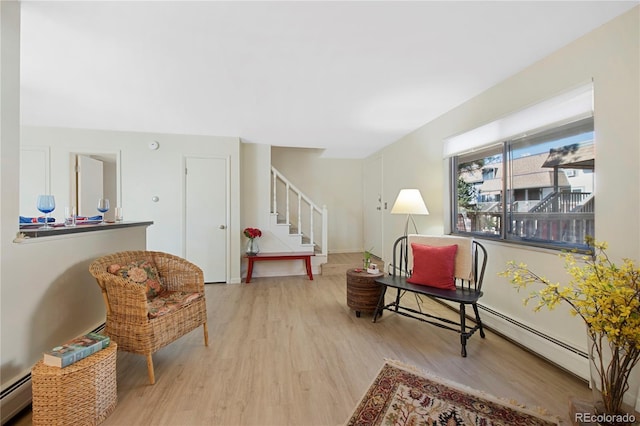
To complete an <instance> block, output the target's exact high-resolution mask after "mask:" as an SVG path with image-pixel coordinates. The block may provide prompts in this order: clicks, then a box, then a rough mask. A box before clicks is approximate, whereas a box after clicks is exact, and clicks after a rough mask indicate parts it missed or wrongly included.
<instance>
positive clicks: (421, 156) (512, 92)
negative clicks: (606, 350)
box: [375, 7, 640, 376]
mask: <svg viewBox="0 0 640 426" xmlns="http://www.w3.org/2000/svg"><path fill="white" fill-rule="evenodd" d="M639 14H640V7H636V8H634V9H633V10H631V11H630V12H628V13H626V14H625V15H623V16H621V17H619V18H617V19H615V20H613V21H611V22H610V23H607V24H606V25H604V26H602V27H600V28H598V29H597V30H595V31H593V32H591V33H590V34H587V35H586V36H584V37H582V38H581V39H579V40H577V41H575V42H574V43H571V44H569V45H568V46H566V47H564V48H562V49H560V50H558V51H557V52H555V53H553V54H552V55H550V56H549V57H547V58H545V59H543V60H541V61H539V62H537V63H535V64H533V65H532V66H530V67H528V68H527V69H525V70H523V71H522V72H520V73H518V74H516V75H514V76H512V77H511V78H509V79H507V80H506V81H504V82H502V83H500V84H498V85H496V86H495V87H493V88H491V89H489V90H487V91H486V92H484V93H482V94H480V95H479V96H477V97H475V98H473V99H471V100H470V101H468V102H466V103H464V104H462V105H460V106H459V107H457V108H455V109H454V110H452V111H449V112H448V113H446V114H444V115H443V116H441V117H439V118H438V119H436V120H433V121H432V122H430V123H428V124H426V125H424V126H423V127H421V128H420V129H418V130H416V131H415V132H413V133H411V134H410V135H407V136H406V137H404V138H402V139H401V140H399V141H398V142H396V143H394V144H393V145H391V146H389V147H387V148H385V149H383V150H382V151H381V152H379V153H377V154H375V155H380V154H382V155H383V158H384V176H385V182H384V194H385V195H384V197H385V199H387V200H389V201H391V202H392V201H393V200H392V198H393V197H395V194H397V192H398V190H399V189H400V188H406V187H410V186H415V187H417V188H420V189H421V191H422V193H423V196H424V197H425V200H426V202H427V205H428V207H429V211H430V213H431V214H430V215H429V216H422V217H418V218H416V221H418V225H419V228H420V230H421V232H424V233H429V232H435V233H439V232H442V231H445V232H446V231H448V229H449V217H448V214H449V213H448V203H449V189H448V183H447V182H448V181H447V176H448V170H447V163H446V161H443V159H442V141H443V139H444V138H446V137H449V136H452V135H455V134H458V133H461V132H464V131H467V130H470V129H473V128H475V127H478V126H480V125H482V124H485V123H487V122H489V121H492V120H494V119H496V118H499V117H501V116H504V115H506V114H509V113H511V112H514V111H516V110H519V109H522V108H524V107H526V106H529V105H531V104H533V103H536V102H539V101H541V100H544V99H546V98H549V97H552V96H554V95H556V94H558V93H560V92H562V91H565V90H567V89H570V88H573V87H576V86H578V85H580V84H583V83H586V82H588V81H590V80H591V79H593V81H594V91H595V100H594V101H595V134H596V149H597V160H596V198H597V207H596V238H597V239H598V240H602V241H607V242H609V244H610V253H611V254H612V255H613V257H615V258H618V259H619V258H621V257H623V256H624V257H630V258H633V259H636V260H640V220H638V212H639V211H640V190H638V187H639V186H638V183H639V182H640V169H639V168H638V164H639V161H638V160H639V158H640V132H639V123H638V120H639V119H638V117H640V107H639V105H640V99H639V94H640V87H639V84H640V70H639V68H638V67H639V64H640V58H639V53H638V52H639V51H640V46H639V40H640V37H639V30H638V27H639V25H640V19H639V18H640V17H639ZM399 170H402V171H401V172H398V171H399ZM384 221H385V223H384V229H385V233H384V242H385V247H386V251H385V258H386V259H390V249H391V246H392V244H393V240H394V239H395V238H396V236H397V235H400V234H402V225H403V224H402V220H400V219H399V218H397V217H393V216H391V215H389V214H387V215H385V218H384ZM486 245H487V247H488V249H489V256H490V262H489V267H488V271H487V276H486V280H485V296H484V297H483V299H482V303H483V304H484V305H485V306H487V307H489V308H491V309H494V310H496V311H499V312H501V313H503V314H505V315H508V316H510V317H512V318H514V319H516V320H517V321H520V322H522V323H524V324H526V325H528V326H531V327H533V328H535V329H537V330H540V331H542V332H543V333H545V334H548V335H550V336H552V337H555V338H558V339H560V340H562V341H565V342H568V343H569V344H571V345H572V346H575V347H577V348H580V349H582V350H585V351H586V334H585V333H584V326H583V324H582V323H581V322H580V321H579V320H578V319H576V318H572V317H570V316H569V315H568V313H567V310H566V309H564V307H563V308H561V309H558V310H557V311H555V312H551V313H549V312H539V313H532V312H531V308H526V307H523V306H522V302H521V300H522V299H523V298H524V295H523V294H518V293H516V292H515V291H514V290H513V289H512V288H511V287H510V285H509V283H508V282H507V281H506V280H505V279H503V278H499V277H497V275H496V274H497V272H499V271H501V270H503V269H504V267H505V263H506V262H507V261H508V260H511V259H513V260H517V261H525V262H527V263H529V264H530V265H531V266H532V267H533V268H535V270H536V271H540V272H541V273H543V274H546V275H547V277H549V278H550V279H554V280H559V281H565V280H566V275H565V274H564V272H563V268H562V263H561V262H560V260H559V259H558V257H557V252H554V251H546V250H540V249H526V248H522V247H514V246H513V245H509V244H505V243H496V242H489V243H487V244H486ZM484 317H485V318H486V321H487V323H490V325H493V326H494V327H496V328H498V329H499V330H501V331H502V332H504V333H505V334H507V335H509V336H510V337H512V338H514V339H515V340H517V341H519V342H521V343H523V344H525V345H527V346H529V347H531V348H533V349H534V350H536V351H538V352H540V353H541V354H543V355H544V356H547V357H549V358H551V359H553V360H554V361H556V362H559V363H561V364H562V365H563V366H565V367H566V368H568V369H570V370H572V371H575V372H577V373H578V374H581V375H583V376H586V374H587V372H588V370H587V364H586V361H585V360H584V359H581V358H575V357H573V356H571V355H570V354H567V353H565V352H566V351H562V350H559V348H558V347H556V345H551V344H549V343H547V342H546V341H543V340H540V339H539V338H537V337H535V336H533V335H532V334H530V333H527V332H524V331H522V330H519V329H516V328H513V327H511V326H510V325H509V324H508V323H506V322H505V321H504V320H501V319H499V318H494V317H492V316H491V315H489V314H486V313H485V314H484ZM470 350H471V351H473V346H471V348H470Z"/></svg>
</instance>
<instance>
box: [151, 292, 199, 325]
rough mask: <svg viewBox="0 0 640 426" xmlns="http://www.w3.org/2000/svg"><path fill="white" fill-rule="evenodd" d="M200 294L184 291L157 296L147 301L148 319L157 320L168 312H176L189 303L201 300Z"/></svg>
mask: <svg viewBox="0 0 640 426" xmlns="http://www.w3.org/2000/svg"><path fill="white" fill-rule="evenodd" d="M202 297H203V294H202V293H187V292H184V291H169V290H167V291H164V292H163V293H161V294H160V295H159V296H157V297H154V298H153V299H150V300H149V303H148V306H149V318H151V319H153V318H158V317H161V316H162V315H166V314H168V313H169V312H173V311H177V310H178V309H180V308H182V307H183V306H187V305H188V304H190V303H191V302H193V301H195V300H198V299H201V298H202Z"/></svg>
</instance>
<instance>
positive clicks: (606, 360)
mask: <svg viewBox="0 0 640 426" xmlns="http://www.w3.org/2000/svg"><path fill="white" fill-rule="evenodd" d="M634 359H635V362H634ZM639 365H640V364H639V363H638V350H637V349H635V350H634V349H633V348H631V350H628V349H627V348H620V347H616V345H614V344H612V343H611V342H610V341H609V340H608V339H607V337H606V336H602V335H600V334H599V333H594V334H590V338H589V372H590V376H591V378H590V386H591V391H592V396H593V408H594V412H595V415H596V416H597V421H598V423H597V424H599V425H616V426H617V425H635V424H637V423H635V422H636V421H638V420H640V414H638V412H637V411H636V405H637V404H638V405H640V404H639V400H638V391H639V390H640V367H639Z"/></svg>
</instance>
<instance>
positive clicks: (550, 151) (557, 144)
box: [451, 116, 595, 248]
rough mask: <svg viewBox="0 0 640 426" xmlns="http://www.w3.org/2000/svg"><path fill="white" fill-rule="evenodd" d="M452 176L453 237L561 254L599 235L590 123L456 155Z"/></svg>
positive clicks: (574, 123)
mask: <svg viewBox="0 0 640 426" xmlns="http://www.w3.org/2000/svg"><path fill="white" fill-rule="evenodd" d="M451 171H452V183H455V185H452V188H455V190H454V196H453V197H452V212H453V215H454V216H453V218H454V219H455V220H453V221H452V223H453V224H454V225H453V226H452V227H453V231H454V233H470V234H474V235H478V236H484V237H488V238H496V239H504V240H509V241H515V242H520V243H525V244H533V245H542V246H546V247H549V246H551V247H562V248H567V247H571V248H573V247H576V248H584V247H585V246H586V244H585V238H586V236H588V235H590V236H594V221H595V218H594V204H595V198H594V191H593V189H594V179H595V173H594V172H595V150H594V132H593V117H592V116H590V117H587V118H582V119H578V120H575V121H571V122H569V123H565V124H562V125H554V126H551V127H550V128H547V129H544V130H541V131H537V132H534V133H532V134H528V135H526V136H520V137H517V138H510V139H506V140H504V141H502V142H500V143H498V144H494V145H491V146H488V147H485V148H481V149H478V150H475V151H473V152H470V153H463V154H459V155H454V156H452V157H451ZM453 179H455V181H453Z"/></svg>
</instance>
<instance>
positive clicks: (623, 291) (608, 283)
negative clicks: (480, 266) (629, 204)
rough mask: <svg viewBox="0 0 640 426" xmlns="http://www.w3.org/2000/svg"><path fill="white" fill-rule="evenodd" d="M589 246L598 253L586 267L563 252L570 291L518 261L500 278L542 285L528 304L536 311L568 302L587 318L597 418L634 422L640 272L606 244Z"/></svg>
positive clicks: (574, 312)
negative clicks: (616, 259)
mask: <svg viewBox="0 0 640 426" xmlns="http://www.w3.org/2000/svg"><path fill="white" fill-rule="evenodd" d="M587 244H589V246H591V247H593V250H592V251H590V252H589V253H587V255H585V256H583V257H582V261H583V262H584V263H583V264H581V265H579V264H578V261H577V260H576V256H575V255H574V253H563V254H561V256H562V257H563V258H564V261H565V270H566V271H567V273H568V274H569V275H570V276H571V280H570V281H569V283H568V284H567V285H566V286H564V287H561V286H560V284H558V283H553V282H551V281H549V280H548V279H547V278H545V277H543V276H541V275H538V274H536V273H535V272H533V271H531V270H530V269H529V268H528V267H527V265H525V264H524V263H520V264H516V263H515V262H514V261H510V262H508V263H507V269H506V270H505V271H503V272H500V273H499V275H501V276H504V277H508V278H509V279H510V281H511V283H512V284H513V285H514V286H515V287H516V288H518V289H521V288H526V287H527V286H528V285H529V284H533V283H537V284H542V285H543V287H542V289H540V290H537V291H534V292H533V293H531V294H530V295H529V297H527V298H526V299H525V304H526V303H527V302H528V301H529V300H532V299H537V300H538V304H537V305H536V307H535V308H534V310H535V311H539V310H540V309H541V308H543V307H546V308H548V309H553V308H554V307H556V306H557V305H558V304H560V303H561V302H565V303H567V304H568V305H569V306H570V307H571V311H570V312H571V314H572V315H579V316H580V317H581V318H582V319H583V320H584V322H585V324H586V326H587V336H588V343H589V358H590V360H589V361H590V362H589V364H590V366H589V367H590V371H591V387H592V390H593V395H594V409H595V411H596V414H598V415H601V416H603V417H604V418H607V419H613V422H610V423H606V422H605V423H604V424H629V423H628V422H627V420H625V418H626V417H628V416H629V415H631V416H633V414H634V408H633V406H634V405H635V401H636V398H637V394H636V392H637V391H638V389H637V388H636V389H631V384H632V382H633V380H631V381H630V380H629V379H630V378H631V377H632V375H633V374H632V372H633V371H634V368H635V367H636V366H637V365H638V361H640V269H638V268H637V267H636V266H635V265H634V262H633V261H632V260H629V259H623V263H622V265H621V266H616V265H615V264H614V263H613V262H612V261H611V260H610V259H609V257H608V256H607V253H606V249H607V244H606V243H598V242H596V241H595V240H594V239H593V238H587ZM635 387H637V386H635ZM627 393H628V394H629V395H627ZM629 413H631V414H629ZM625 416H626V417H625ZM617 419H620V421H618V420H617ZM631 423H633V421H631Z"/></svg>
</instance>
